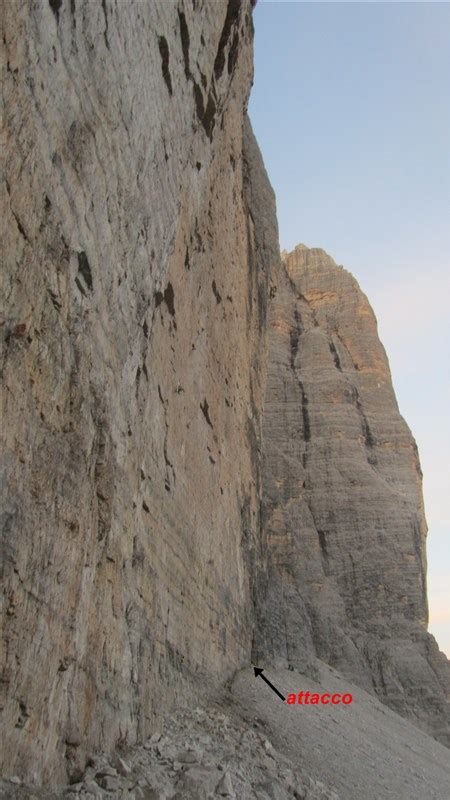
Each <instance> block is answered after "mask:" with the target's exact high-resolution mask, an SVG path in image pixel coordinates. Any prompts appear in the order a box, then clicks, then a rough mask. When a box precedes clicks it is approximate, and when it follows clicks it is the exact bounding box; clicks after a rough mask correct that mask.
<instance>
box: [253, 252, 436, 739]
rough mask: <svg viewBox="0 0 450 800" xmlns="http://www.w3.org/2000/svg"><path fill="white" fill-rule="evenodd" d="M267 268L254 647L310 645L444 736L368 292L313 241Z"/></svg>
mask: <svg viewBox="0 0 450 800" xmlns="http://www.w3.org/2000/svg"><path fill="white" fill-rule="evenodd" d="M283 261H284V263H283V265H282V267H281V269H280V270H279V271H274V273H273V275H272V278H271V290H270V296H271V298H272V299H271V301H270V307H269V327H270V334H269V356H268V358H269V366H268V379H267V391H266V399H265V410H264V428H263V453H264V469H263V475H264V485H263V496H264V520H263V532H264V542H265V548H266V551H267V557H268V572H267V575H266V577H265V580H263V581H262V582H261V584H260V624H259V634H258V636H257V639H256V645H255V653H256V656H257V657H258V656H259V657H260V656H261V655H266V656H268V655H269V656H271V657H272V659H274V660H275V661H278V662H280V663H286V662H288V663H289V664H291V665H293V666H295V667H296V668H300V669H303V670H305V671H309V672H312V673H314V660H315V656H316V655H317V656H318V657H319V658H321V659H323V660H324V661H326V662H327V663H328V664H331V665H332V666H334V667H336V668H338V669H339V670H340V671H341V672H342V673H343V674H344V675H347V676H348V677H349V678H350V679H353V680H355V681H357V682H358V683H360V684H361V685H362V686H364V687H365V688H367V689H369V690H371V689H372V688H374V689H375V691H376V692H377V693H378V694H379V695H380V696H381V698H382V699H384V700H385V701H386V702H387V703H388V704H389V705H390V706H391V707H392V708H394V709H395V710H396V711H398V712H399V713H402V714H406V715H409V716H412V717H413V719H414V720H415V721H416V722H418V723H419V724H421V725H423V727H425V728H426V729H427V730H429V731H430V732H432V733H433V734H435V735H437V736H439V737H440V738H441V739H442V741H444V742H446V741H447V742H448V741H449V716H448V703H447V701H446V697H445V695H446V693H448V691H449V687H450V681H449V675H450V672H449V665H448V662H447V660H446V659H445V657H444V656H443V654H442V653H439V650H438V647H437V645H436V642H435V641H434V639H433V637H432V636H430V635H428V634H427V632H426V624H427V601H426V555H425V537H426V531H427V528H426V522H425V517H424V510H423V501H422V490H421V471H420V466H419V460H418V455H417V448H416V444H415V442H414V439H413V437H412V435H411V432H410V431H409V429H408V427H407V425H406V423H405V422H404V420H403V419H402V417H401V416H400V413H399V411H398V406H397V402H396V399H395V395H394V391H393V387H392V382H391V377H390V372H389V365H388V361H387V358H386V354H385V351H384V349H383V346H382V345H381V343H380V341H379V339H378V335H377V326H376V320H375V317H374V314H373V311H372V309H371V308H370V306H369V303H368V301H367V298H366V297H365V295H364V294H363V293H362V292H361V290H360V289H359V287H358V285H357V283H356V281H355V280H354V278H353V277H352V276H351V275H350V273H348V272H347V271H346V270H344V269H343V268H342V267H338V266H337V265H336V264H335V263H334V261H333V260H332V259H331V258H330V257H329V256H328V255H327V254H326V253H325V252H324V251H323V250H319V249H312V250H309V249H308V248H306V247H304V246H303V245H299V246H298V247H297V248H296V249H295V250H294V251H293V252H292V253H290V254H287V253H286V254H284V259H283Z"/></svg>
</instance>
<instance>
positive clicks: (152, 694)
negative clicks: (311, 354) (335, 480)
mask: <svg viewBox="0 0 450 800" xmlns="http://www.w3.org/2000/svg"><path fill="white" fill-rule="evenodd" d="M4 12H5V43H6V53H5V55H6V63H7V70H6V83H5V99H6V101H7V114H6V118H5V122H6V145H7V159H6V192H5V194H4V195H3V198H4V200H5V207H6V209H5V215H4V217H3V221H4V231H3V232H4V237H5V241H6V253H7V255H6V285H5V297H6V299H7V307H6V310H5V314H4V323H3V328H2V330H3V334H4V342H3V345H4V354H3V366H4V378H5V387H6V388H5V406H4V410H5V417H4V419H5V425H4V436H5V452H6V469H7V475H8V500H7V504H6V505H5V506H4V523H5V525H4V529H5V552H6V596H7V602H6V616H5V620H6V626H5V636H6V648H5V651H4V656H5V666H4V686H5V687H6V700H5V711H4V714H5V717H4V721H5V730H7V731H8V739H7V740H6V741H4V747H3V759H4V769H5V771H6V773H7V774H20V775H21V776H22V777H23V778H24V779H28V780H34V781H37V782H38V783H39V782H46V783H58V782H60V781H62V780H65V776H66V773H67V772H68V774H69V776H70V777H72V779H75V778H76V776H77V775H78V774H79V773H80V771H81V770H82V768H83V765H84V763H85V757H86V753H88V752H89V751H92V750H94V749H96V748H104V749H108V748H109V747H111V746H112V745H113V744H114V743H116V742H117V741H128V742H132V741H134V740H136V739H141V740H142V738H143V737H145V735H146V734H148V732H149V731H151V730H152V728H153V726H154V723H155V719H156V717H157V715H158V714H161V713H163V712H164V710H165V709H166V708H167V707H168V705H170V703H171V702H172V701H173V700H174V698H176V697H177V696H178V695H180V694H182V692H183V690H184V689H185V688H186V686H190V685H191V684H192V681H194V680H196V681H197V682H198V684H199V685H200V683H201V681H203V680H206V679H208V678H211V676H212V677H213V679H214V680H215V681H223V680H225V679H226V678H227V677H228V676H229V675H230V674H231V673H232V672H233V671H234V670H235V669H236V668H237V667H239V666H241V665H242V664H246V663H248V661H249V659H250V650H251V641H252V613H253V612H252V580H251V575H250V569H251V566H252V565H253V566H254V563H255V558H256V554H257V547H256V532H257V530H258V528H259V522H258V514H259V501H260V497H259V482H258V474H259V461H258V446H259V445H258V442H259V432H260V410H261V407H262V396H261V383H262V378H263V374H264V370H263V362H262V359H263V355H264V335H263V334H264V330H265V308H266V294H267V291H266V286H267V275H268V270H269V264H270V261H271V259H273V258H278V257H279V256H278V249H277V247H278V245H277V238H276V236H277V233H276V221H275V213H274V202H273V196H272V191H271V189H270V186H269V185H268V183H267V179H266V177H265V173H264V172H263V171H262V167H261V162H260V157H259V154H258V152H257V148H256V145H255V143H254V141H253V138H252V133H251V131H250V130H249V126H248V123H247V122H246V121H245V107H246V103H247V98H248V93H249V90H250V86H251V80H252V34H253V29H252V20H251V2H250V0H244V1H243V2H241V0H239V2H236V0H229V2H223V3H211V2H209V1H208V2H202V1H201V0H200V2H199V1H198V0H197V2H195V1H194V0H192V2H184V3H183V2H180V3H175V2H170V3H154V2H145V3H131V4H130V3H117V4H112V3H110V2H103V3H91V2H89V0H72V1H71V2H69V0H63V1H61V0H50V2H39V3H25V2H19V0H16V1H15V2H13V3H8V4H7V6H6V7H5V9H4ZM256 173H257V174H256ZM267 217H269V219H267ZM264 220H266V222H267V224H266V225H263V223H264Z"/></svg>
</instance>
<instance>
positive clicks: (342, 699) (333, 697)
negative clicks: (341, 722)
mask: <svg viewBox="0 0 450 800" xmlns="http://www.w3.org/2000/svg"><path fill="white" fill-rule="evenodd" d="M352 702H353V695H351V694H350V693H347V694H337V693H336V694H330V693H329V692H325V693H324V694H311V692H299V693H298V694H288V696H287V698H286V703H288V704H289V705H290V706H292V705H294V704H300V705H301V706H310V705H311V706H314V705H318V704H319V703H322V704H323V705H324V706H326V705H328V704H329V703H331V704H332V705H333V706H338V705H340V703H343V704H344V705H345V706H348V705H349V703H352Z"/></svg>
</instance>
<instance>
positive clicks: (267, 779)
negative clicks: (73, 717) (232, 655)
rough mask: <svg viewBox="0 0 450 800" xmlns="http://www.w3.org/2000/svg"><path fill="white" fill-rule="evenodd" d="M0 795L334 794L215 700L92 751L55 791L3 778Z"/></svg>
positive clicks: (76, 798) (280, 799) (85, 799)
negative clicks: (135, 738)
mask: <svg viewBox="0 0 450 800" xmlns="http://www.w3.org/2000/svg"><path fill="white" fill-rule="evenodd" d="M0 796H1V797H2V798H8V800H33V798H36V800H38V798H39V799H40V798H44V797H45V798H46V799H47V798H48V800H56V798H64V799H65V798H67V800H69V799H70V800H94V798H98V799H99V800H100V798H105V800H106V798H127V800H172V799H173V800H209V798H221V797H222V798H236V800H288V799H289V800H293V799H295V800H340V799H339V797H338V795H337V794H335V793H334V792H332V791H330V790H328V789H327V788H326V787H325V786H324V785H323V784H322V783H321V782H319V781H316V780H313V779H310V778H308V776H307V775H306V774H305V773H304V772H303V770H302V769H300V768H299V767H298V766H294V764H293V763H292V761H291V760H290V759H289V758H286V757H285V756H283V755H282V754H281V753H280V752H277V751H276V750H275V749H274V747H273V746H272V744H271V742H270V740H269V739H268V738H267V735H266V732H265V724H264V723H263V721H262V720H258V719H247V720H246V719H243V718H241V717H239V715H238V714H237V713H235V712H234V710H233V708H232V707H231V709H230V706H229V699H228V702H227V698H226V697H225V699H224V702H223V703H222V704H218V705H217V706H216V707H210V708H208V709H204V708H196V709H195V710H180V711H178V712H177V713H176V714H174V715H173V716H171V717H169V718H167V719H166V721H165V723H164V725H163V726H162V731H161V732H160V733H155V734H153V736H151V737H150V739H149V740H148V741H147V742H146V743H145V744H144V745H143V746H140V747H135V748H132V749H128V750H126V749H124V750H122V751H121V752H120V753H119V752H117V753H115V754H114V755H113V756H112V757H111V758H109V759H107V758H106V757H104V756H102V757H93V758H91V759H90V762H89V766H88V768H87V770H86V772H85V774H84V775H83V776H82V777H81V776H80V781H79V782H78V783H76V784H72V785H71V786H69V787H68V788H67V789H65V790H64V791H63V792H61V793H54V794H49V793H48V792H47V791H46V790H37V789H30V788H27V787H25V786H21V785H20V784H14V783H12V782H9V783H8V782H4V783H3V785H2V794H1V795H0Z"/></svg>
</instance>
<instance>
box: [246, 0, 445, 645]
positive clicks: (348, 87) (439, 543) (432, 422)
mask: <svg viewBox="0 0 450 800" xmlns="http://www.w3.org/2000/svg"><path fill="white" fill-rule="evenodd" d="M254 21H255V31H256V33H255V83H254V87H253V92H252V96H251V100H250V116H251V119H252V122H253V127H254V129H255V133H256V136H257V138H258V141H259V144H260V147H261V150H262V153H263V156H264V160H265V164H266V167H267V170H268V173H269V177H270V179H271V181H272V185H273V187H274V189H275V192H276V196H277V207H278V219H279V226H280V242H281V247H282V248H286V249H288V250H289V249H292V248H293V247H294V245H296V244H297V243H299V242H304V243H305V244H307V245H308V246H310V247H323V248H324V249H325V250H327V251H328V252H329V253H330V255H331V256H333V258H334V259H335V261H337V262H338V263H339V264H344V266H346V267H347V268H348V269H349V270H350V271H351V272H352V273H353V274H354V275H355V276H356V278H357V279H358V281H359V283H360V285H361V287H362V289H363V290H364V291H365V292H366V293H367V294H368V296H369V299H370V301H371V303H372V305H373V307H374V309H375V313H376V315H377V318H378V323H379V331H380V336H381V339H382V341H383V343H384V345H385V347H386V349H387V352H388V356H389V360H390V364H391V370H392V374H393V379H394V385H395V389H396V392H397V397H398V400H399V405H400V410H401V412H402V414H403V415H404V417H405V418H406V420H407V422H408V423H409V425H410V427H411V428H412V431H413V433H414V435H415V437H416V440H417V443H418V446H419V452H420V456H421V461H422V469H423V472H424V491H425V504H426V512H427V519H428V526H429V536H428V561H429V570H428V588H429V600H430V630H431V631H432V632H433V633H434V634H435V636H436V637H437V639H438V642H439V644H440V646H441V648H442V649H443V650H445V651H446V652H447V653H448V654H450V425H449V411H448V409H449V408H450V380H449V378H450V376H449V367H450V335H449V334H450V324H449V319H450V314H449V305H450V215H449V211H450V208H449V196H450V194H449V190H450V160H449V143H450V92H449V86H450V4H448V3H317V2H305V3H301V2H292V0H291V2H282V1H280V0H259V2H258V5H257V7H256V9H255V13H254Z"/></svg>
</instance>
